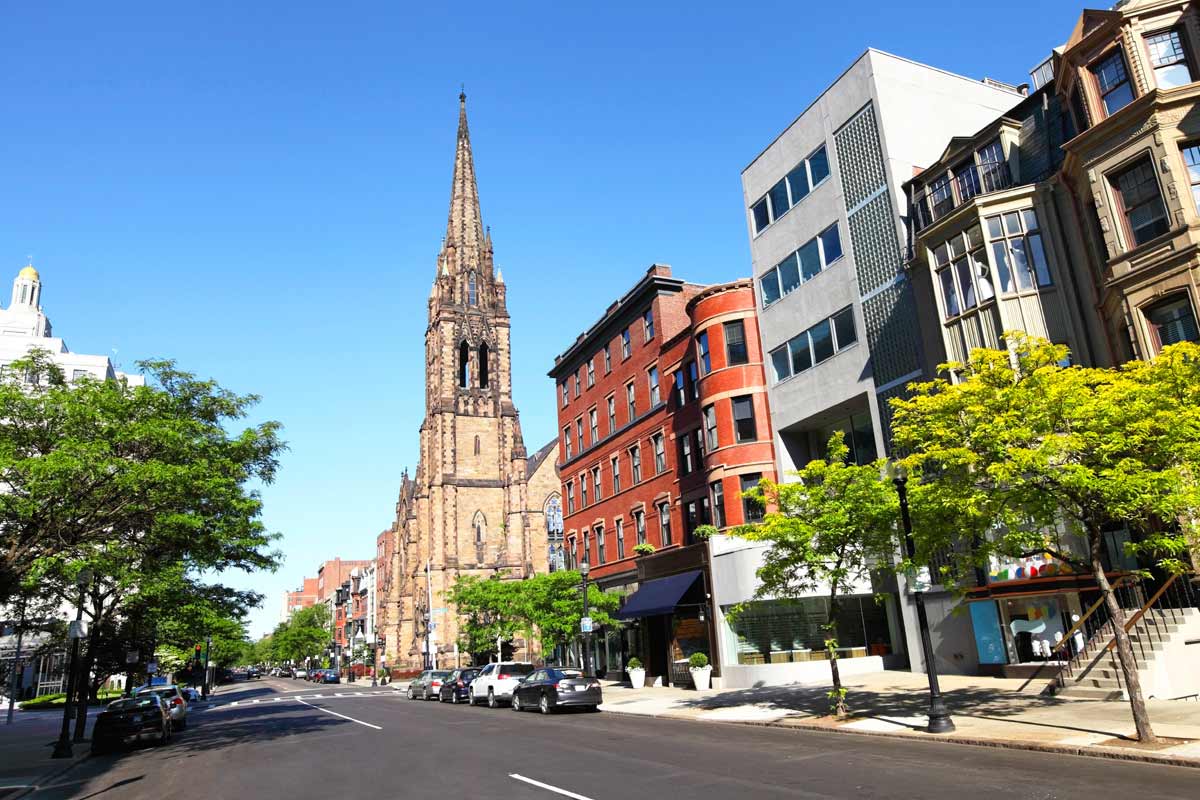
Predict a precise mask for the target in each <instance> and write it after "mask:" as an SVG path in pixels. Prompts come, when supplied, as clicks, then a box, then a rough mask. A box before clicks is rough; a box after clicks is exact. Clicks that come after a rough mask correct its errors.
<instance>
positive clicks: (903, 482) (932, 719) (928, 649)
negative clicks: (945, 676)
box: [885, 459, 954, 733]
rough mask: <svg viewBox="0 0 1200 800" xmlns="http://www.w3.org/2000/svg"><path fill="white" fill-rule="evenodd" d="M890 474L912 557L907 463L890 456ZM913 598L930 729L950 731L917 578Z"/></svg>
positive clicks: (927, 620)
mask: <svg viewBox="0 0 1200 800" xmlns="http://www.w3.org/2000/svg"><path fill="white" fill-rule="evenodd" d="M885 471H886V474H887V477H889V478H891V480H892V483H893V484H894V485H895V486H896V494H897V495H899V497H900V521H901V524H903V526H904V551H905V553H906V554H907V555H908V558H909V560H910V561H911V560H912V559H914V558H915V557H916V555H917V547H916V543H915V542H914V541H913V533H912V518H911V517H909V515H908V470H907V469H906V468H905V466H904V465H903V464H902V463H900V462H898V461H895V460H894V459H888V462H887V467H886V470H885ZM912 593H913V600H914V601H915V602H916V604H917V625H918V627H919V628H920V629H921V651H922V652H923V654H924V656H925V674H926V675H927V676H928V677H929V725H928V727H927V728H926V730H928V731H929V732H930V733H950V732H951V731H953V730H954V720H952V719H951V718H950V712H949V711H947V710H946V704H945V702H944V701H943V700H942V690H941V688H940V687H939V686H938V675H937V665H936V664H935V663H934V660H933V643H932V641H931V640H930V638H929V617H928V616H927V615H926V614H925V590H924V589H921V588H919V587H918V585H917V584H916V582H915V581H914V582H913V587H912Z"/></svg>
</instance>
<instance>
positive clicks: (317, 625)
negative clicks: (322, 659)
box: [272, 603, 333, 663]
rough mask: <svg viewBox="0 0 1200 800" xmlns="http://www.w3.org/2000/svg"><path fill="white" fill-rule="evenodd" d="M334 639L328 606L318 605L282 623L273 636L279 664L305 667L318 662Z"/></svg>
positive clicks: (299, 611)
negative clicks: (308, 661) (291, 663)
mask: <svg viewBox="0 0 1200 800" xmlns="http://www.w3.org/2000/svg"><path fill="white" fill-rule="evenodd" d="M332 637H333V621H332V620H331V619H330V616H329V606H327V605H325V604H324V603H317V604H316V605H311V606H309V607H307V608H302V609H300V610H298V611H296V612H295V613H293V614H292V616H291V617H290V618H289V619H288V620H287V622H283V623H280V624H279V625H278V626H277V627H276V628H275V631H274V633H273V634H272V639H273V640H274V646H275V653H276V655H277V656H278V657H279V658H280V660H286V661H292V662H295V663H302V662H305V661H307V660H309V659H315V658H318V657H319V656H320V655H321V654H322V653H324V652H325V648H326V647H328V646H329V642H330V639H331V638H332Z"/></svg>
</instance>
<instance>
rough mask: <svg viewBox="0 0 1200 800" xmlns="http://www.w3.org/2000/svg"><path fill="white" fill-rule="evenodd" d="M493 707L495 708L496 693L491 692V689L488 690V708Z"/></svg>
mask: <svg viewBox="0 0 1200 800" xmlns="http://www.w3.org/2000/svg"><path fill="white" fill-rule="evenodd" d="M495 707H496V693H495V692H494V691H492V690H491V689H488V708H495Z"/></svg>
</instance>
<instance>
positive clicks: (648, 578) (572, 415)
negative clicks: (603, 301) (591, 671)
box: [550, 264, 775, 682]
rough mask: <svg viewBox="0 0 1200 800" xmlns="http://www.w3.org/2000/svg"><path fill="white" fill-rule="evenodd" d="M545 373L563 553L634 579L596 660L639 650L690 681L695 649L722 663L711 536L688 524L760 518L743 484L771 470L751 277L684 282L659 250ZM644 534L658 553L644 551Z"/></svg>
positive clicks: (613, 585) (602, 578) (604, 664)
mask: <svg viewBox="0 0 1200 800" xmlns="http://www.w3.org/2000/svg"><path fill="white" fill-rule="evenodd" d="M550 375H551V377H553V378H554V379H555V381H556V383H557V389H556V392H557V405H558V417H559V426H558V427H559V463H560V469H559V473H560V475H561V478H562V481H563V498H564V502H563V505H564V526H563V527H564V531H565V540H566V557H567V561H568V566H570V567H577V566H578V564H579V562H580V561H581V560H583V559H584V558H586V559H587V561H588V563H589V566H590V571H591V576H592V579H593V580H595V581H596V582H597V583H598V584H599V585H600V586H601V587H603V588H605V589H607V590H611V591H617V592H620V593H622V594H626V595H630V596H629V597H628V598H627V600H628V602H627V603H626V604H625V607H623V609H622V611H623V612H624V613H625V616H626V617H627V618H628V620H629V624H628V625H627V626H622V627H620V628H619V629H616V630H603V631H601V632H600V633H599V634H598V635H596V636H594V637H593V646H594V653H593V664H594V665H595V666H596V668H597V670H598V671H600V672H618V673H619V672H620V671H621V670H623V669H624V664H625V662H626V661H627V660H628V658H629V657H631V656H634V655H637V656H638V657H640V658H641V659H642V661H643V662H645V664H646V668H647V672H648V673H649V674H650V675H653V676H656V677H661V678H663V680H664V682H686V681H687V680H688V677H687V671H686V666H681V665H682V664H683V663H684V662H686V659H687V656H689V655H690V654H691V653H692V652H697V651H701V652H704V653H706V654H707V655H708V656H709V657H710V660H711V661H712V662H713V664H714V665H716V664H719V663H720V662H719V659H717V658H716V655H717V654H716V651H715V648H716V647H717V642H716V636H715V634H714V631H713V628H712V619H713V617H712V613H711V610H710V609H708V608H707V603H708V597H709V591H708V586H709V585H710V583H711V576H710V575H709V574H708V556H707V552H708V548H707V547H706V545H705V544H704V543H703V542H699V541H696V540H695V538H694V537H693V532H694V531H695V530H696V528H697V527H699V526H700V525H704V524H712V525H714V526H716V527H717V528H718V529H725V528H729V527H733V526H736V525H740V524H742V523H743V522H745V521H747V519H748V518H750V519H753V518H754V517H755V516H757V515H758V514H759V513H761V511H760V510H759V509H757V508H755V507H754V506H753V504H750V503H748V502H746V501H743V500H742V496H741V495H742V491H743V489H744V488H748V487H750V486H752V485H755V484H757V482H758V480H759V479H760V478H762V477H764V476H765V477H768V478H772V479H774V477H775V472H774V463H775V457H774V448H773V445H772V435H771V430H770V414H769V409H768V405H767V394H766V380H765V372H764V369H763V354H762V347H761V344H760V341H759V333H758V324H757V319H756V316H755V301H754V292H753V287H752V285H751V283H750V281H748V280H746V281H735V282H733V283H727V284H718V285H713V286H701V285H697V284H689V283H686V282H684V281H682V280H680V279H678V278H674V277H672V275H671V269H670V267H668V266H665V265H659V264H656V265H654V266H652V267H651V268H650V269H649V270H648V271H647V273H646V276H645V277H644V278H642V279H641V280H640V281H639V282H638V283H637V285H635V286H634V287H633V288H632V289H631V290H630V291H629V292H627V293H626V294H625V295H624V296H623V297H621V298H620V299H619V300H617V301H616V302H615V303H613V304H612V305H611V306H609V308H608V310H607V311H606V312H605V314H604V316H603V317H602V318H601V319H600V320H599V321H597V322H596V324H595V325H593V326H592V327H591V328H590V329H589V330H588V331H586V332H585V333H583V334H582V335H581V336H580V337H579V338H578V339H577V340H576V341H575V343H574V344H573V345H572V346H571V347H570V348H569V349H568V350H567V351H566V352H564V353H563V354H561V355H560V356H558V357H557V358H556V359H555V366H554V369H553V370H552V371H551V372H550ZM641 543H648V544H650V545H652V546H653V547H654V548H655V552H654V554H652V555H644V556H641V557H638V556H637V555H636V554H635V553H634V552H633V549H634V547H635V546H636V545H638V544H641ZM635 590H645V591H643V592H641V593H640V594H639V595H638V596H636V597H635V596H632V593H633V592H634V591H635ZM664 593H665V595H671V597H668V598H667V599H666V600H665V601H664V600H663V599H662V596H664ZM652 595H653V596H656V597H659V604H658V605H657V606H654V607H649V606H646V602H648V600H649V599H650V598H651V596H652ZM664 602H666V603H668V605H666V606H664V605H663V603H664ZM639 604H640V606H639ZM651 605H652V606H653V604H651ZM649 612H654V613H649Z"/></svg>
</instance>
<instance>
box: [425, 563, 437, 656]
mask: <svg viewBox="0 0 1200 800" xmlns="http://www.w3.org/2000/svg"><path fill="white" fill-rule="evenodd" d="M425 602H426V606H425V608H426V609H428V610H427V615H428V619H427V620H426V622H425V669H437V661H436V660H435V659H434V657H433V626H434V622H433V561H432V560H426V561H425Z"/></svg>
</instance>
